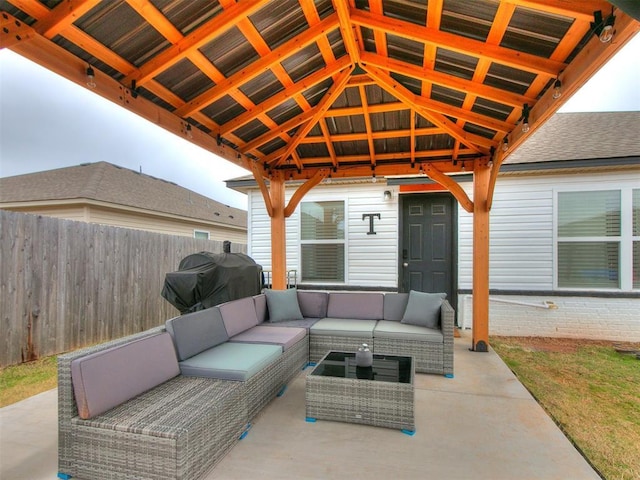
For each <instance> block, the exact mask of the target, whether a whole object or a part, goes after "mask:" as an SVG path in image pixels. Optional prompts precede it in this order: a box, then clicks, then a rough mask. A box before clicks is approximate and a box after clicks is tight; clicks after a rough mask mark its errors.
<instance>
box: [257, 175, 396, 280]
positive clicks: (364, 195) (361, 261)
mask: <svg viewBox="0 0 640 480" xmlns="http://www.w3.org/2000/svg"><path fill="white" fill-rule="evenodd" d="M385 190H390V191H392V192H393V195H392V199H391V200H389V201H384V199H383V195H384V191H385ZM293 192H294V189H287V191H286V195H285V199H286V201H287V202H288V201H289V199H290V198H291V195H292V194H293ZM248 199H249V202H248V204H249V209H248V219H249V220H248V223H249V227H248V236H249V241H248V245H249V246H248V249H249V255H250V256H251V257H252V258H253V259H254V260H255V261H256V262H258V263H259V264H261V265H262V266H263V268H264V269H265V270H270V269H271V223H270V219H269V216H268V215H267V212H266V209H265V205H264V200H263V198H262V194H261V193H260V191H259V190H252V191H250V192H249V196H248ZM335 200H344V201H345V217H346V225H345V229H346V231H345V237H346V238H345V253H346V255H345V256H346V265H345V282H344V284H343V285H344V286H345V287H356V286H357V287H379V288H386V289H395V288H397V284H398V267H397V262H398V254H397V252H398V194H397V190H394V188H392V187H389V186H387V185H385V184H384V183H383V182H380V183H375V184H374V183H363V184H353V185H335V184H330V185H327V184H322V185H319V186H317V187H315V188H314V189H312V190H311V191H310V192H309V193H308V194H307V195H305V197H304V199H303V200H302V201H303V202H314V201H335ZM367 213H379V214H380V219H377V218H376V219H375V220H374V229H375V232H376V234H375V235H367V232H368V231H369V220H368V218H367V219H365V220H363V219H362V215H363V214H367ZM299 232H300V207H299V206H298V208H297V209H296V210H295V212H294V213H293V214H292V215H291V216H290V217H289V218H287V220H286V237H287V238H286V242H287V269H289V270H297V271H298V272H299V273H298V282H300V278H301V273H302V272H301V271H300V250H301V248H300V233H299ZM314 285H317V284H314ZM331 285H332V286H335V285H336V284H331Z"/></svg>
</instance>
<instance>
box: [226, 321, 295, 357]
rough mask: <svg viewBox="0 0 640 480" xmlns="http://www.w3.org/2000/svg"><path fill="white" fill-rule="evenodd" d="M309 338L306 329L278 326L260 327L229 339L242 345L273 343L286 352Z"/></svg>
mask: <svg viewBox="0 0 640 480" xmlns="http://www.w3.org/2000/svg"><path fill="white" fill-rule="evenodd" d="M306 336H307V330H306V329H304V328H293V327H280V326H276V325H272V326H266V325H258V326H256V327H253V328H250V329H249V330H245V331H244V332H242V333H239V334H238V335H236V336H235V337H232V338H230V339H229V341H230V342H242V343H271V344H274V345H280V346H281V347H282V348H283V349H284V350H285V351H286V350H288V349H289V348H290V347H292V346H293V345H295V344H296V343H298V342H299V341H300V340H303V339H304V338H305V337H306Z"/></svg>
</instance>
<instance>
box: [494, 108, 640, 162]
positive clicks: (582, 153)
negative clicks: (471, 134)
mask: <svg viewBox="0 0 640 480" xmlns="http://www.w3.org/2000/svg"><path fill="white" fill-rule="evenodd" d="M622 157H640V112H580V113H557V114H555V115H554V116H553V117H551V118H550V119H549V120H548V121H547V123H545V124H544V125H542V126H541V127H540V129H539V130H537V131H536V132H535V133H534V134H533V135H531V137H529V138H528V139H527V141H526V142H524V143H523V144H522V145H521V146H520V147H519V148H518V149H516V150H515V151H514V152H513V153H512V154H511V155H510V156H509V157H507V159H506V160H505V162H504V163H505V165H506V164H515V163H533V162H551V161H560V160H588V159H592V158H602V159H607V158H622Z"/></svg>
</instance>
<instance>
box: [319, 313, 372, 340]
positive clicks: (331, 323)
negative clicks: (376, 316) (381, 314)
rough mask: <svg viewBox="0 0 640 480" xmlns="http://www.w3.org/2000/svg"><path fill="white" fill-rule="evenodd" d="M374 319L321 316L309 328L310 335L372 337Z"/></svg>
mask: <svg viewBox="0 0 640 480" xmlns="http://www.w3.org/2000/svg"><path fill="white" fill-rule="evenodd" d="M375 326H376V320H353V319H346V318H323V319H322V320H318V321H317V322H316V323H315V324H314V325H313V326H312V327H311V329H310V333H311V334H312V335H335V336H338V337H367V338H373V329H374V328H375Z"/></svg>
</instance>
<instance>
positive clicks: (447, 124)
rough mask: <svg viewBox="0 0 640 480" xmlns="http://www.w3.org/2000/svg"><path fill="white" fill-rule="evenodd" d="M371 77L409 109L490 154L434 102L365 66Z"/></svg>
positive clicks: (377, 70)
mask: <svg viewBox="0 0 640 480" xmlns="http://www.w3.org/2000/svg"><path fill="white" fill-rule="evenodd" d="M363 68H364V69H365V70H366V71H367V72H368V73H369V75H371V77H373V78H374V79H376V80H377V82H378V84H379V85H380V86H381V87H382V88H384V89H385V90H387V91H388V92H389V93H390V94H392V95H394V96H396V97H398V98H399V99H400V100H401V101H402V102H404V103H405V104H406V105H407V106H409V107H412V106H413V107H415V109H416V111H417V112H418V113H419V114H420V115H422V116H423V117H424V118H426V119H427V120H429V121H430V122H431V123H433V124H435V125H437V126H439V127H441V128H443V129H444V130H445V131H447V133H449V135H451V136H452V137H453V138H455V139H457V140H460V141H461V142H462V143H463V144H465V145H467V146H468V147H469V148H471V149H472V150H474V151H476V152H478V153H482V154H485V155H486V154H487V153H488V152H487V151H486V149H484V148H480V147H478V146H477V145H474V144H473V143H472V142H471V141H470V140H469V134H468V133H467V132H465V131H464V130H462V129H461V128H459V127H458V126H457V125H455V123H453V122H452V121H451V120H449V119H448V118H446V117H445V116H444V115H442V114H441V113H436V112H434V111H433V110H431V108H432V107H433V106H434V103H437V102H433V101H427V100H426V99H424V98H422V97H419V96H417V95H415V94H414V93H412V92H411V91H409V90H408V89H407V88H406V87H404V86H402V85H401V84H400V83H399V82H397V81H396V80H394V79H393V78H391V76H390V75H389V74H387V73H384V72H383V71H381V70H379V69H378V68H376V67H371V66H365V67H363Z"/></svg>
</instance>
